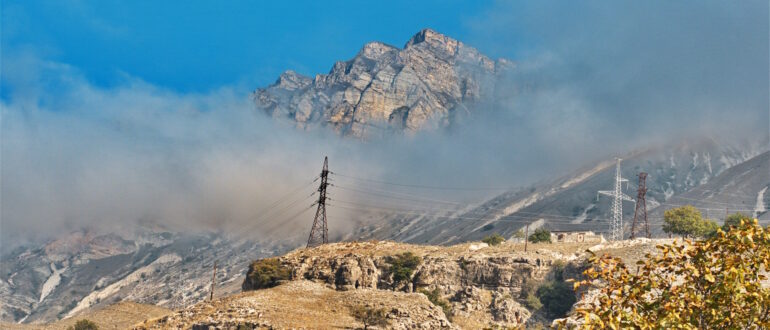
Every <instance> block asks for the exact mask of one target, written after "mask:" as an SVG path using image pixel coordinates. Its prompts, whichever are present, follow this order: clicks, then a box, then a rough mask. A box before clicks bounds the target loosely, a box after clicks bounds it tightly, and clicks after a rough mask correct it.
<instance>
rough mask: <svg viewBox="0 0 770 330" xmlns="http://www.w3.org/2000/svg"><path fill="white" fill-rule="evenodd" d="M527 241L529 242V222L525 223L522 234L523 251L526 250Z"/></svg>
mask: <svg viewBox="0 0 770 330" xmlns="http://www.w3.org/2000/svg"><path fill="white" fill-rule="evenodd" d="M527 242H529V224H527V231H526V233H525V234H524V252H527Z"/></svg>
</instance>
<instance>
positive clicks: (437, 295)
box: [420, 288, 452, 316]
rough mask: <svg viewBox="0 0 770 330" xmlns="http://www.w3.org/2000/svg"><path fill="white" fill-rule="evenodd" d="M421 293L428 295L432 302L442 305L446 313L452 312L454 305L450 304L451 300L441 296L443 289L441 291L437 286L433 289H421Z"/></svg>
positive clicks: (447, 314)
mask: <svg viewBox="0 0 770 330" xmlns="http://www.w3.org/2000/svg"><path fill="white" fill-rule="evenodd" d="M420 293H422V294H424V295H425V296H426V297H428V300H430V302H431V303H432V304H434V305H436V306H438V307H441V309H442V310H443V311H444V315H446V316H449V315H450V314H451V312H452V306H451V305H450V304H449V302H448V301H447V300H446V299H444V298H441V291H439V289H438V288H435V289H433V290H430V291H428V290H425V289H422V290H420Z"/></svg>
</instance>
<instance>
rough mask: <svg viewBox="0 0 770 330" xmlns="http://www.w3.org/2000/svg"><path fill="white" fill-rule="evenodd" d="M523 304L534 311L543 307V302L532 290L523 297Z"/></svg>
mask: <svg viewBox="0 0 770 330" xmlns="http://www.w3.org/2000/svg"><path fill="white" fill-rule="evenodd" d="M524 305H525V306H527V308H529V309H530V310H532V311H536V310H539V309H541V308H543V303H542V302H540V298H538V297H537V296H536V295H535V294H534V293H532V292H528V293H527V296H526V297H525V298H524Z"/></svg>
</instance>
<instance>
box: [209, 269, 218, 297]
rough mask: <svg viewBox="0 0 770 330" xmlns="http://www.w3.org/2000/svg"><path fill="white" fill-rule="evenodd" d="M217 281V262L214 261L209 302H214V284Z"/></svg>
mask: <svg viewBox="0 0 770 330" xmlns="http://www.w3.org/2000/svg"><path fill="white" fill-rule="evenodd" d="M216 281H217V262H216V260H214V275H213V276H212V277H211V296H210V297H209V301H213V300H214V284H215V283H216Z"/></svg>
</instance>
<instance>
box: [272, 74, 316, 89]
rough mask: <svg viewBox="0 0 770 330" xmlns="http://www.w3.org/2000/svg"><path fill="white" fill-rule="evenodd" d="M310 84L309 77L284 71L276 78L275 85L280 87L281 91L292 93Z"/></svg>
mask: <svg viewBox="0 0 770 330" xmlns="http://www.w3.org/2000/svg"><path fill="white" fill-rule="evenodd" d="M311 82H312V80H311V79H310V78H309V77H306V76H303V75H301V74H299V73H296V72H294V71H293V70H286V71H284V72H283V73H281V75H280V76H279V77H278V80H276V82H275V85H276V86H280V87H281V88H283V89H286V90H290V91H293V90H297V89H301V88H305V87H307V85H310V83H311Z"/></svg>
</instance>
